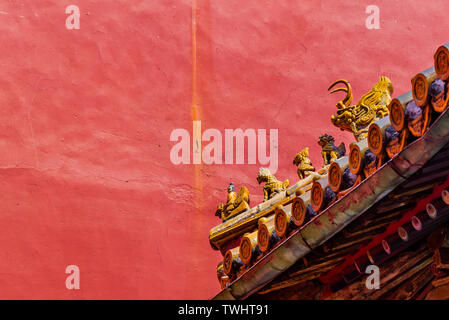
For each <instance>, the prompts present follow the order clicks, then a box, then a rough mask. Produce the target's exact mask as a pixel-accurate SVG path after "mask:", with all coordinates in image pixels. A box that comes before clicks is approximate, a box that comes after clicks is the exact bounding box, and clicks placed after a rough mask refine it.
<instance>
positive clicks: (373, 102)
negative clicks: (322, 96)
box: [328, 77, 393, 141]
mask: <svg viewBox="0 0 449 320" xmlns="http://www.w3.org/2000/svg"><path fill="white" fill-rule="evenodd" d="M339 83H342V84H344V85H345V88H337V89H334V90H332V91H331V92H330V93H334V92H337V91H343V92H346V97H345V98H344V99H343V100H340V101H339V102H338V103H337V109H338V110H337V114H336V115H333V116H332V117H331V120H332V123H333V124H334V125H335V126H337V127H339V128H340V129H341V130H346V131H349V132H352V133H353V134H354V137H355V138H356V140H357V141H360V140H363V139H365V138H366V137H367V135H368V127H369V125H370V124H371V123H373V122H374V121H377V120H379V119H381V118H383V117H385V116H386V115H388V108H387V106H388V104H389V103H390V101H391V94H392V93H393V85H392V83H391V81H390V79H388V78H387V77H380V78H379V81H377V83H376V84H375V85H374V87H373V88H372V89H371V91H370V92H368V93H367V94H365V95H363V96H362V97H361V98H360V100H359V102H358V103H357V104H356V105H355V106H351V102H352V98H353V97H352V88H351V85H350V84H349V82H348V81H346V80H343V79H341V80H337V81H335V82H334V83H332V84H331V85H330V87H329V89H328V90H331V89H332V88H333V87H334V86H335V85H336V84H339Z"/></svg>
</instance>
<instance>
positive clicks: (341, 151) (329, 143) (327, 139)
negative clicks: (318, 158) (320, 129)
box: [318, 133, 346, 166]
mask: <svg viewBox="0 0 449 320" xmlns="http://www.w3.org/2000/svg"><path fill="white" fill-rule="evenodd" d="M334 141H335V140H334V137H332V136H330V135H328V134H327V133H326V134H323V135H322V136H320V141H318V144H319V145H320V146H321V155H322V157H323V160H324V165H325V166H326V165H328V164H330V163H331V162H334V161H335V160H337V159H338V158H341V157H343V156H344V155H345V153H346V148H345V144H344V143H343V142H342V143H341V144H340V145H339V146H338V147H337V146H336V145H335V144H334Z"/></svg>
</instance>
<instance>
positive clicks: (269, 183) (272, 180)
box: [257, 168, 289, 201]
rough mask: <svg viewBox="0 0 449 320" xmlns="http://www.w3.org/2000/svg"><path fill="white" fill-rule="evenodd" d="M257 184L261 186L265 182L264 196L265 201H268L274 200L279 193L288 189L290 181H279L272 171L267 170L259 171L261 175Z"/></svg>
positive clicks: (258, 176) (261, 169)
mask: <svg viewBox="0 0 449 320" xmlns="http://www.w3.org/2000/svg"><path fill="white" fill-rule="evenodd" d="M257 182H258V183H259V184H261V183H262V182H265V185H264V186H263V195H264V197H263V201H267V200H269V199H271V198H273V197H274V196H275V195H276V194H278V193H279V192H281V191H284V190H285V189H287V187H288V185H289V181H288V179H287V180H285V181H284V182H282V181H279V180H278V179H276V177H275V176H274V175H272V174H271V172H270V170H269V169H267V168H260V169H259V174H258V175H257Z"/></svg>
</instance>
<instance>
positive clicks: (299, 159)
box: [293, 148, 315, 180]
mask: <svg viewBox="0 0 449 320" xmlns="http://www.w3.org/2000/svg"><path fill="white" fill-rule="evenodd" d="M293 164H294V165H295V166H298V171H297V172H298V177H299V180H302V179H305V178H306V177H308V176H309V175H310V174H311V173H312V172H314V171H315V168H314V167H313V165H312V161H310V159H309V148H304V149H302V151H301V152H299V153H297V154H296V155H295V158H294V159H293Z"/></svg>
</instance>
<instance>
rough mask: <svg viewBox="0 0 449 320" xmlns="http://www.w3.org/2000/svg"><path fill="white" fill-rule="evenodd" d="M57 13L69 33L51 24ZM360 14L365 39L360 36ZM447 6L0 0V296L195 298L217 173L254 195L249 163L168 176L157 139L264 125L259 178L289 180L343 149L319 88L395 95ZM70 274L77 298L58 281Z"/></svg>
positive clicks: (217, 193) (207, 266)
mask: <svg viewBox="0 0 449 320" xmlns="http://www.w3.org/2000/svg"><path fill="white" fill-rule="evenodd" d="M192 3H193V7H194V8H196V9H195V10H193V11H194V13H195V14H194V15H195V19H196V27H197V29H196V37H194V36H193V35H194V33H192ZM71 4H74V5H77V6H79V8H80V10H81V29H80V30H70V31H69V30H67V29H66V28H65V19H66V17H67V15H66V14H65V8H66V7H67V6H68V5H71ZM370 4H375V5H377V6H378V7H379V8H380V17H381V29H380V30H368V29H366V27H365V19H366V17H367V14H366V13H365V8H366V6H367V5H370ZM448 9H449V4H448V3H447V1H445V0H440V1H436V0H435V1H418V0H413V1H412V0H403V1H391V0H389V1H386V0H382V1H381V0H376V1H357V2H356V3H355V1H336V0H335V1H316V0H314V1H311V0H310V1H309V0H302V1H261V0H246V1H241V0H239V1H237V0H227V1H208V0H196V1H195V0H193V1H192V2H191V1H137V0H136V1H124V0H121V1H106V0H103V1H100V0H70V1H66V0H39V1H38V0H23V1H18V0H10V1H6V0H4V1H1V2H0V47H1V49H0V106H1V107H0V115H1V117H0V147H1V150H2V152H1V153H0V168H1V170H0V227H1V232H0V298H8V299H10V298H31V299H36V298H56V299H59V298H62V299H71V298H82V299H84V298H91V299H100V298H101V299H109V298H121V299H131V298H137V299H148V298H153V299H161V298H166V299H174V298H178V299H182V298H209V297H211V296H212V295H214V294H215V293H216V292H217V291H218V290H219V285H218V282H217V279H216V276H215V267H216V264H217V262H218V261H219V260H220V259H221V256H220V254H219V253H218V252H216V251H212V249H211V248H210V246H209V243H208V232H209V229H210V228H211V227H212V226H214V225H216V224H217V223H218V222H219V221H218V219H217V218H216V217H214V211H215V207H216V205H217V203H218V202H221V201H224V200H225V199H226V191H225V190H226V186H227V184H228V183H229V182H230V181H231V180H232V181H234V182H235V184H236V185H237V187H239V186H240V185H241V184H244V185H246V186H247V187H248V188H249V190H250V192H251V196H252V201H253V203H254V204H256V203H257V202H258V201H260V199H261V197H262V187H261V186H258V185H257V183H256V180H255V177H256V174H257V170H258V167H259V165H213V166H207V165H201V166H196V167H194V166H193V165H184V166H175V165H173V164H172V163H171V162H170V158H169V153H170V149H171V147H172V146H173V145H174V143H173V142H170V141H169V137H170V133H171V131H172V130H173V129H176V128H186V129H188V130H189V131H190V132H191V131H192V129H191V127H192V119H193V117H195V118H196V119H199V120H201V121H202V125H203V129H207V128H216V129H219V130H220V131H221V132H222V133H224V129H226V128H229V129H235V128H243V129H246V128H253V129H279V170H278V172H277V174H276V176H277V177H278V178H279V179H286V178H288V179H290V181H292V182H295V181H296V168H295V167H294V166H293V165H292V163H291V162H292V159H293V156H294V154H295V153H296V152H298V151H299V150H301V149H302V148H303V147H305V146H310V152H311V158H312V161H313V163H314V164H315V165H316V166H317V167H320V166H321V159H320V149H319V146H318V145H317V144H316V141H317V137H318V136H319V135H320V134H322V133H325V132H327V133H329V134H332V135H334V136H335V137H336V140H337V142H338V143H339V142H340V141H345V142H346V143H348V142H350V141H351V140H352V137H351V135H350V134H348V133H342V132H340V131H339V130H338V129H337V128H334V127H333V126H332V125H331V123H330V116H331V114H332V113H333V112H334V111H335V109H336V107H335V103H336V102H337V100H338V99H339V97H338V96H329V95H328V94H327V87H328V85H329V84H330V83H331V82H333V81H334V80H336V79H339V78H345V79H348V80H350V81H351V84H352V86H353V89H354V93H355V100H357V99H358V98H359V97H360V96H361V95H362V94H364V93H365V92H367V91H368V90H369V89H370V88H371V87H372V85H373V84H374V83H375V82H376V81H377V78H378V76H380V75H386V76H388V77H390V79H391V80H392V82H393V84H394V86H395V92H394V95H395V96H396V95H398V94H401V93H404V92H405V91H406V90H409V88H410V78H411V77H412V76H413V75H414V74H415V73H417V72H419V71H422V70H424V69H425V68H427V67H429V66H431V65H432V63H433V53H434V51H435V50H436V48H437V47H438V46H439V45H441V44H443V43H446V42H448V41H449V37H448V33H447V30H448V29H449V20H448V19H446V16H447V10H448ZM192 43H196V51H195V52H196V54H193V53H192ZM193 57H195V58H196V64H195V65H196V67H195V70H196V77H194V76H193V71H192V70H193V69H194V68H193V65H192V61H194V59H193ZM195 79H196V80H195ZM194 80H195V81H196V85H195V86H194V85H193V83H194ZM193 97H195V98H193ZM194 102H196V104H195V105H193V103H194ZM355 102H356V101H355ZM194 110H195V114H193V111H194ZM70 264H75V265H78V266H79V268H80V270H81V289H80V290H75V291H73V290H72V291H71V290H67V289H66V288H65V279H66V276H67V275H66V274H65V268H66V266H67V265H70Z"/></svg>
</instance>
